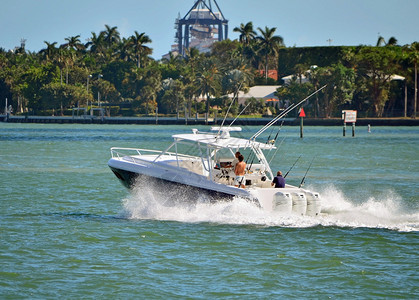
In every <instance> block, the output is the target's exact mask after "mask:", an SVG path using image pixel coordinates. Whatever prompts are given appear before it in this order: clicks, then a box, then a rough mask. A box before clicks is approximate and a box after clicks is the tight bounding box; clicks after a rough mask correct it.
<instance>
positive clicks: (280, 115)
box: [250, 84, 327, 140]
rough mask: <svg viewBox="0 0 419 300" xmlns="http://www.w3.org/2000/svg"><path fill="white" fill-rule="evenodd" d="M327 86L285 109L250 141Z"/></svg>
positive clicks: (252, 138)
mask: <svg viewBox="0 0 419 300" xmlns="http://www.w3.org/2000/svg"><path fill="white" fill-rule="evenodd" d="M326 86H327V84H325V85H324V86H322V87H321V88H319V89H318V90H317V91H315V92H313V93H311V94H310V95H309V96H307V97H306V98H304V99H303V100H301V101H300V102H298V103H296V104H293V105H291V106H290V107H288V108H287V109H285V110H284V111H283V112H281V113H279V115H277V116H276V117H275V118H273V119H272V120H271V121H269V122H268V124H266V125H265V126H263V127H262V128H261V129H260V130H259V131H258V132H256V133H255V134H254V135H253V136H252V137H251V138H250V140H254V139H256V138H257V137H258V136H259V135H261V134H262V133H263V132H264V131H265V130H266V129H268V128H269V127H271V126H272V125H273V124H275V123H276V122H277V121H278V120H279V119H281V118H283V117H284V116H286V115H287V114H288V113H289V112H290V111H292V110H293V109H295V108H296V107H298V106H300V105H301V104H302V103H304V102H305V101H306V100H307V99H309V98H311V97H312V96H314V95H315V94H317V93H318V92H320V91H321V90H322V89H324V88H325V87H326Z"/></svg>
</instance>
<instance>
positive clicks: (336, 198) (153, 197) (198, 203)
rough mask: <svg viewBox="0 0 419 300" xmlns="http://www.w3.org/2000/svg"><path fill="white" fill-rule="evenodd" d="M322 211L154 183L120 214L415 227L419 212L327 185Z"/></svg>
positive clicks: (393, 200) (394, 200)
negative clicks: (277, 208) (266, 206)
mask: <svg viewBox="0 0 419 300" xmlns="http://www.w3.org/2000/svg"><path fill="white" fill-rule="evenodd" d="M320 194H321V195H322V213H321V215H320V216H317V217H310V216H297V215H291V216H289V215H283V214H281V213H279V212H268V211H264V210H262V209H259V208H258V207H256V205H255V204H253V203H250V202H249V201H246V200H245V199H240V198H235V199H234V200H233V201H228V202H217V203H210V201H209V199H206V198H205V197H204V196H202V195H198V194H197V195H196V199H194V200H195V201H188V199H187V198H190V196H191V195H190V193H187V192H186V191H184V190H180V191H178V192H174V191H171V192H170V193H168V192H167V191H164V190H162V189H161V187H160V188H157V187H156V186H153V184H147V186H145V185H137V186H136V187H135V188H134V189H133V191H132V193H131V194H130V195H129V196H128V197H127V198H125V199H124V200H123V209H122V212H121V216H122V217H123V218H127V219H153V220H165V221H178V222H190V223H198V222H211V223H218V224H235V225H244V224H246V225H247V224H251V225H260V226H269V227H271V226H279V227H296V228H305V227H314V226H325V227H352V228H358V227H366V228H384V229H389V230H396V231H419V212H417V211H416V212H408V211H407V209H406V208H403V207H402V205H401V203H402V199H401V198H400V197H399V196H398V195H395V194H394V193H386V194H385V196H382V197H377V198H374V197H370V198H368V199H365V200H362V199H361V201H358V202H356V203H355V201H354V200H349V199H347V197H345V195H344V194H343V193H342V192H341V191H339V190H338V189H336V188H335V187H333V186H331V187H328V188H325V189H324V190H323V191H320Z"/></svg>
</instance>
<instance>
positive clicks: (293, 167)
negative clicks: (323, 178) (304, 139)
mask: <svg viewBox="0 0 419 300" xmlns="http://www.w3.org/2000/svg"><path fill="white" fill-rule="evenodd" d="M300 158H301V155H300V156H299V157H298V158H297V160H296V161H295V162H294V164H293V165H292V166H291V168H290V169H289V170H288V172H287V173H286V174H285V176H284V178H285V177H287V175H288V174H289V172H291V170H292V169H293V168H294V166H295V164H296V163H297V162H298V161H299V160H300ZM306 174H307V173H306Z"/></svg>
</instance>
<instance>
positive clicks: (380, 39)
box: [376, 36, 397, 47]
mask: <svg viewBox="0 0 419 300" xmlns="http://www.w3.org/2000/svg"><path fill="white" fill-rule="evenodd" d="M383 45H384V46H396V45H397V39H396V38H395V37H394V36H392V37H390V38H389V39H388V42H386V40H385V39H384V38H383V37H382V36H379V37H378V40H377V45H376V47H380V46H383Z"/></svg>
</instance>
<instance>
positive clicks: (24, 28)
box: [0, 0, 419, 59]
mask: <svg viewBox="0 0 419 300" xmlns="http://www.w3.org/2000/svg"><path fill="white" fill-rule="evenodd" d="M195 1H196V0H154V1H152V0H135V1H134V0H119V1H114V0H113V1H111V0H1V2H0V48H4V49H6V50H9V49H14V48H15V47H16V46H19V45H20V41H21V39H26V49H27V50H29V51H35V52H38V51H40V50H42V49H44V48H46V44H45V43H44V41H47V42H49V43H52V42H57V44H58V45H61V44H64V43H65V38H68V37H71V36H76V35H80V40H81V41H82V42H83V43H86V42H87V39H88V38H89V37H91V35H92V34H91V33H92V32H95V33H97V34H98V33H99V32H100V31H102V30H104V29H105V24H106V25H109V26H111V27H113V26H117V29H118V31H119V32H120V34H121V37H126V38H128V37H129V36H131V35H133V34H134V31H138V33H142V32H145V33H146V34H147V35H148V36H149V37H150V38H151V40H152V43H151V44H149V46H150V47H151V48H153V54H152V57H154V58H155V59H161V57H162V55H164V54H166V53H168V52H169V51H170V49H171V45H172V44H174V36H175V29H174V27H175V25H174V22H175V19H176V18H177V17H178V16H179V15H180V16H181V17H184V16H185V15H186V13H187V12H188V11H189V9H190V8H191V7H192V6H193V4H194V3H195ZM207 1H208V0H207ZM212 2H213V3H214V1H212ZM217 3H218V5H219V7H220V9H221V11H222V13H223V15H224V17H225V18H226V19H227V20H228V21H229V22H228V24H229V32H228V37H229V38H230V39H233V40H234V39H237V38H238V33H234V32H233V28H234V27H238V26H240V24H241V23H244V24H246V23H247V22H249V21H252V22H253V26H254V28H255V30H256V29H257V28H258V27H261V28H265V26H268V27H269V28H272V27H276V28H277V29H276V32H275V34H276V35H280V36H281V37H282V38H283V39H284V43H285V45H286V46H287V47H294V46H295V47H303V46H327V45H332V46H340V45H375V44H376V43H377V40H378V38H379V36H383V37H384V38H385V40H388V39H389V38H390V37H393V36H394V37H395V38H396V39H397V40H398V43H399V44H400V45H405V44H411V43H413V42H415V41H419V17H418V12H419V0H253V1H251V0H217Z"/></svg>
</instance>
